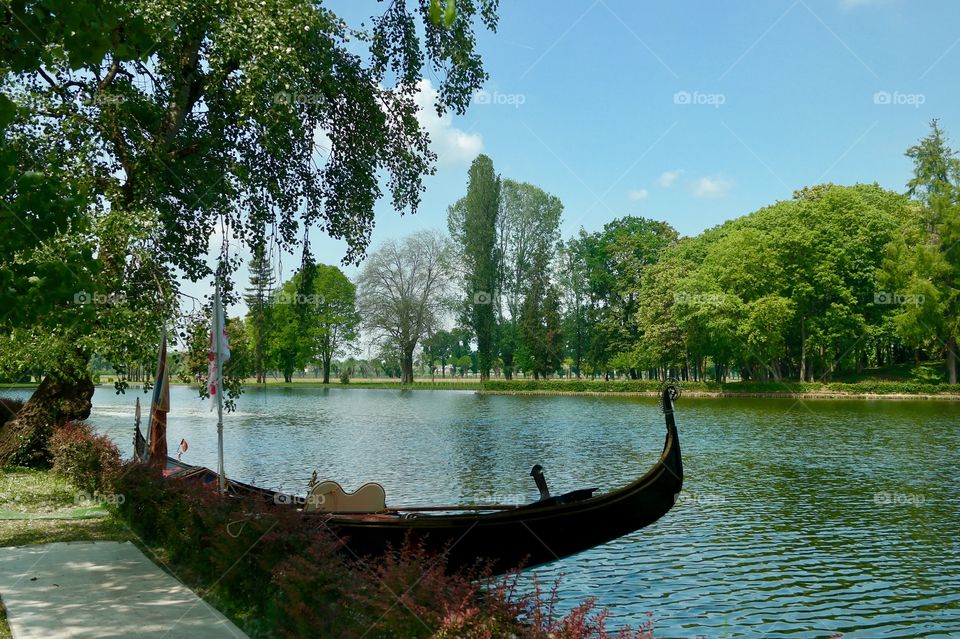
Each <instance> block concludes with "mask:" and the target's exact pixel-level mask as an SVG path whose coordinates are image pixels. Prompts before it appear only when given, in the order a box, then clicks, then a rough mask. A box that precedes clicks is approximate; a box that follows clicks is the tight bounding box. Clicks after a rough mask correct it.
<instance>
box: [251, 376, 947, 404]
mask: <svg viewBox="0 0 960 639" xmlns="http://www.w3.org/2000/svg"><path fill="white" fill-rule="evenodd" d="M660 384H661V383H660V382H658V381H656V380H611V381H603V380H587V379H552V380H531V379H514V380H509V381H508V380H499V379H498V380H491V381H488V382H486V383H481V382H480V381H479V380H475V379H474V380H471V379H466V380H463V381H439V380H438V381H417V382H414V383H413V384H401V383H400V382H399V381H394V380H370V381H367V380H358V381H351V382H350V383H349V384H340V383H338V382H336V383H331V384H329V386H328V387H329V388H355V389H394V390H400V389H403V390H472V391H479V392H482V393H485V394H491V395H527V394H529V395H604V394H607V395H626V396H654V395H656V394H657V391H658V390H659V388H660ZM253 386H254V385H253V384H250V385H249V387H251V388H252V387H253ZM267 386H271V387H278V386H280V387H309V386H318V387H322V386H323V384H321V383H320V381H317V380H312V381H307V380H298V381H295V382H292V383H290V384H283V383H277V382H270V383H268V384H267ZM681 386H682V388H683V392H684V393H685V394H686V395H687V396H688V397H773V398H778V397H779V398H784V397H786V398H811V399H817V398H843V399H876V398H878V397H881V398H887V399H915V398H928V399H946V400H951V399H952V400H960V386H951V385H949V384H936V383H924V382H917V381H910V380H900V381H897V380H880V379H869V378H868V379H863V380H861V381H856V382H795V381H781V382H762V383H761V382H730V383H727V384H719V383H715V382H681Z"/></svg>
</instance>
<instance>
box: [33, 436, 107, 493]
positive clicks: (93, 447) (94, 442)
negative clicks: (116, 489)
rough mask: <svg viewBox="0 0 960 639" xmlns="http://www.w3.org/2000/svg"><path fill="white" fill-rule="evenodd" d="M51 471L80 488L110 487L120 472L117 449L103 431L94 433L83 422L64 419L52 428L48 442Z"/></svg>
mask: <svg viewBox="0 0 960 639" xmlns="http://www.w3.org/2000/svg"><path fill="white" fill-rule="evenodd" d="M48 446H49V448H50V454H51V455H52V457H53V470H54V472H56V473H58V474H60V475H62V476H64V477H66V478H67V479H69V480H70V482H71V483H73V485H74V486H76V487H77V488H79V489H80V490H84V491H87V492H90V493H93V492H101V493H103V492H107V491H109V490H112V488H113V483H114V481H115V480H116V478H117V477H118V476H119V474H120V468H121V462H120V451H119V450H118V449H117V446H116V444H114V443H113V442H112V441H110V438H109V437H107V436H106V435H97V434H95V433H94V432H93V428H91V427H90V425H89V424H86V423H84V422H67V423H66V424H64V425H63V426H60V427H59V428H57V429H55V430H54V431H53V434H52V435H51V436H50V441H49V443H48Z"/></svg>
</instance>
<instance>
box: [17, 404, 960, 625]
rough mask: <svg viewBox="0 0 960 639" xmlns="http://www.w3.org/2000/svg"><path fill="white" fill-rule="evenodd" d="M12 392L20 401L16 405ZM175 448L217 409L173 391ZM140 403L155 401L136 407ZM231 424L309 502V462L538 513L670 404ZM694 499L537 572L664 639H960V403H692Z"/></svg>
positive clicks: (659, 440)
mask: <svg viewBox="0 0 960 639" xmlns="http://www.w3.org/2000/svg"><path fill="white" fill-rule="evenodd" d="M4 394H8V395H9V394H12V393H4ZM133 397H134V395H133V394H132V393H131V394H128V395H126V396H117V395H115V394H114V393H113V392H112V390H111V389H103V388H101V389H98V391H97V393H96V395H95V396H94V412H93V415H92V417H91V421H92V422H94V423H95V424H96V425H97V426H98V428H100V429H101V430H102V431H104V432H107V433H108V434H110V435H111V436H112V437H113V438H114V439H115V440H116V441H117V443H118V445H119V446H120V447H121V450H123V451H125V453H126V454H129V453H130V447H131V444H130V442H131V420H132V415H133V408H132V407H133ZM171 399H172V400H173V409H172V411H171V413H170V423H169V427H168V437H169V441H171V442H177V441H179V440H180V438H181V437H185V438H186V439H187V440H188V442H189V443H190V451H189V453H188V455H187V458H186V460H187V461H190V462H193V463H198V464H204V465H208V466H213V465H215V464H216V427H215V424H216V416H215V414H211V413H210V412H209V411H208V404H207V403H206V402H201V401H199V400H197V399H195V398H194V397H193V392H192V391H190V389H187V388H184V387H179V386H176V387H174V388H173V389H172V391H171ZM141 401H144V400H143V399H141ZM238 408H239V412H238V413H237V414H233V415H228V416H227V417H226V422H227V424H226V433H227V436H226V442H225V452H226V460H227V470H228V473H229V474H230V475H231V476H233V477H236V478H237V479H240V480H243V481H256V482H257V483H260V484H262V485H265V486H270V487H274V488H284V489H286V490H290V491H297V492H302V491H303V489H304V487H305V485H306V482H307V479H308V478H309V477H310V473H311V472H312V471H313V469H315V468H316V469H318V470H319V473H320V474H321V475H323V476H326V477H331V478H334V479H336V480H338V481H340V482H341V483H342V484H343V485H344V486H346V487H348V488H351V487H356V486H358V485H359V484H361V483H363V482H365V481H380V482H381V483H383V484H384V486H385V487H386V489H387V496H388V501H390V502H391V503H394V504H400V503H419V504H423V503H430V502H445V503H469V502H475V501H488V500H500V501H517V500H520V501H526V500H532V499H533V498H534V497H535V496H536V490H535V488H534V486H533V483H532V482H531V481H530V478H529V476H528V473H529V469H530V466H532V465H533V464H534V463H540V464H542V465H543V466H544V467H545V468H546V469H547V478H548V480H549V482H550V485H551V486H552V487H554V489H555V490H556V491H558V492H559V491H560V490H563V489H569V488H575V487H583V486H599V487H601V488H602V489H609V488H613V487H615V486H618V485H621V484H623V483H625V482H627V481H630V480H631V479H633V478H635V477H636V476H638V475H639V474H641V473H642V472H643V471H644V470H645V469H646V468H647V467H649V465H651V464H652V463H653V462H654V461H655V460H656V458H657V454H658V452H659V448H660V447H661V446H662V444H663V430H662V417H661V416H660V414H659V412H658V410H657V406H656V402H655V400H649V399H644V400H635V399H626V398H592V397H591V398H588V397H583V398H578V397H486V396H476V395H474V394H472V393H467V392H426V391H420V392H415V393H398V392H395V391H374V390H348V389H336V388H335V389H328V390H322V389H301V388H293V389H279V388H276V389H274V388H271V389H268V390H266V391H256V392H254V393H250V394H248V395H246V396H244V397H243V398H241V399H240V400H239V402H238ZM677 410H678V415H677V417H678V422H679V427H680V437H681V441H682V443H683V452H684V463H685V485H684V494H683V498H682V499H681V500H680V501H679V502H678V504H677V506H676V507H675V508H674V509H673V510H672V511H671V512H670V513H669V514H668V515H667V516H665V517H664V518H663V519H661V520H660V521H659V522H657V523H656V524H654V525H653V526H651V527H649V528H647V529H646V530H643V531H639V532H637V533H634V534H632V535H628V536H627V537H624V538H622V539H618V540H616V541H613V542H611V543H609V544H605V545H604V546H601V547H599V548H595V549H593V550H590V551H587V552H584V553H581V554H580V555H577V556H575V557H571V558H568V559H565V560H563V561H559V562H556V563H554V564H552V565H549V566H545V567H541V568H538V569H535V570H533V571H529V572H528V573H526V576H525V578H524V579H525V582H526V583H530V579H531V576H533V575H535V576H537V578H538V579H539V580H540V581H541V583H545V584H548V585H549V584H553V583H554V582H555V581H558V587H559V596H560V604H561V606H562V607H566V608H569V607H570V606H573V605H575V604H576V603H577V602H579V601H581V600H582V599H583V598H584V597H588V596H594V597H597V599H598V600H599V603H600V604H601V605H603V606H607V607H609V608H610V609H611V612H612V616H613V619H612V620H613V621H614V622H618V623H631V624H634V625H638V624H640V623H642V622H643V621H644V620H645V619H646V616H647V612H648V611H650V612H653V614H654V621H655V626H656V630H657V635H658V636H665V637H695V636H697V635H705V636H706V637H710V638H711V639H712V638H714V637H790V638H792V639H804V638H807V637H809V638H817V639H822V638H823V637H829V636H830V635H832V634H834V633H837V632H842V633H844V637H846V638H850V637H853V638H860V637H864V638H870V639H872V638H881V639H885V638H899V637H917V636H926V637H941V638H946V637H951V638H956V637H960V541H958V534H957V530H958V528H960V498H958V497H960V495H958V491H957V485H956V480H957V477H958V476H960V431H958V426H957V424H958V423H960V420H958V417H960V404H953V403H948V402H840V401H816V402H796V401H793V400H782V401H781V400H733V399H725V400H696V399H688V398H681V400H680V402H679V403H678V407H677Z"/></svg>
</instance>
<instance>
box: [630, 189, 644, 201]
mask: <svg viewBox="0 0 960 639" xmlns="http://www.w3.org/2000/svg"><path fill="white" fill-rule="evenodd" d="M648 195H650V192H649V191H647V190H646V189H637V190H636V191H630V192H629V193H627V197H628V198H630V199H631V200H633V201H634V202H639V201H640V200H645V199H647V196H648Z"/></svg>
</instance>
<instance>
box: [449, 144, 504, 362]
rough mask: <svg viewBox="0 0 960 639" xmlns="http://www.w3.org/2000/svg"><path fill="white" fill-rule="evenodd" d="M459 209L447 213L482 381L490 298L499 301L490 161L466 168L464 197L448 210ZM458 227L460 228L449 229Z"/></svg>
mask: <svg viewBox="0 0 960 639" xmlns="http://www.w3.org/2000/svg"><path fill="white" fill-rule="evenodd" d="M459 207H462V209H463V215H462V216H459V215H457V214H451V216H450V218H449V220H448V225H449V226H451V227H452V228H451V235H452V236H454V237H458V238H460V239H461V241H462V243H463V246H462V258H463V266H464V269H465V271H466V274H465V281H464V291H465V293H466V299H465V300H464V307H465V315H466V319H467V321H468V323H469V325H470V327H471V328H472V329H473V334H474V335H475V336H476V338H477V354H478V357H479V368H480V376H481V377H482V378H483V379H486V378H487V377H488V376H489V375H490V368H491V366H492V363H493V358H494V356H495V344H494V340H495V338H496V319H495V312H494V308H495V307H494V299H499V294H500V293H499V284H500V281H499V280H500V277H499V272H498V265H499V255H498V251H497V224H498V219H499V216H500V177H499V176H498V175H497V174H496V173H494V170H493V162H492V161H491V160H490V158H488V157H487V156H485V155H479V156H477V158H476V159H475V160H474V161H473V164H471V166H470V172H469V181H468V184H467V195H466V197H464V198H463V201H462V202H458V203H457V204H455V205H454V206H453V207H451V210H453V211H456V210H457V209H458V208H459ZM458 223H459V224H461V225H462V226H461V227H459V228H458V227H456V226H453V225H455V224H458Z"/></svg>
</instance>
